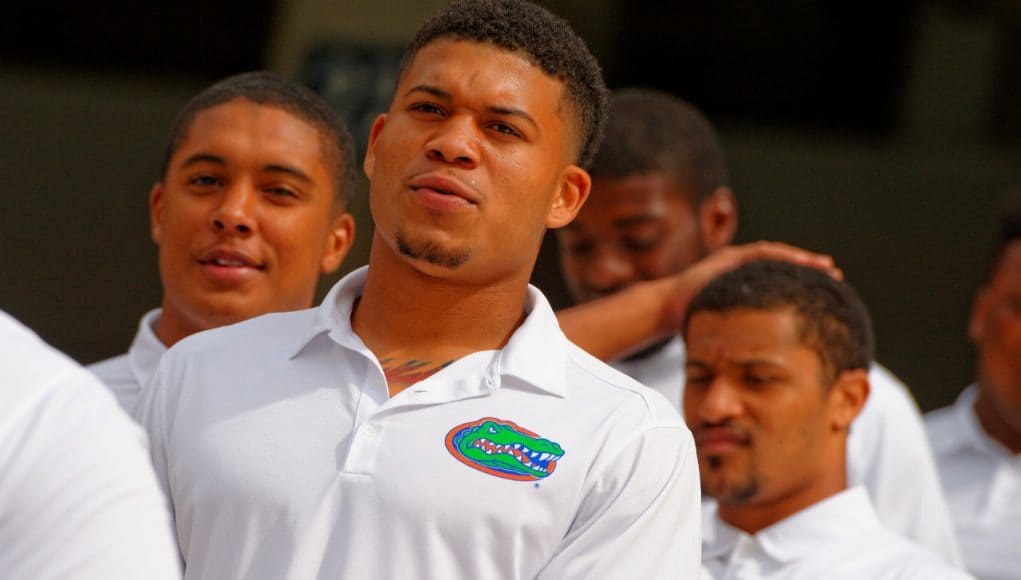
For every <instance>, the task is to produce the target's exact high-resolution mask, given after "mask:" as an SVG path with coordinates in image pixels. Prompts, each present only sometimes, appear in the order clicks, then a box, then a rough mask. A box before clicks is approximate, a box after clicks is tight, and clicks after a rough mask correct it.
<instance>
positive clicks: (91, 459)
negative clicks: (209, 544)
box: [0, 311, 180, 580]
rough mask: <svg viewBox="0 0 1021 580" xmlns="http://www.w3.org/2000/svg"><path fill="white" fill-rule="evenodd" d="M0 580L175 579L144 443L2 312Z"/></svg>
mask: <svg viewBox="0 0 1021 580" xmlns="http://www.w3.org/2000/svg"><path fill="white" fill-rule="evenodd" d="M0 376H2V377H3V378H2V379H0V577H3V578H4V580H22V579H24V580H48V579H56V578H62V579H65V578H74V579H76V580H78V579H96V580H121V579H123V580H128V579H130V580H137V579H139V578H146V579H152V580H163V579H172V578H180V562H179V558H178V554H177V551H176V550H175V549H174V542H173V539H172V536H171V527H170V518H169V515H168V514H167V509H166V503H165V501H164V499H163V496H162V494H161V493H160V491H159V487H158V485H157V484H156V478H155V477H154V475H153V471H152V467H151V466H150V464H149V457H148V453H147V449H146V440H145V435H144V434H143V433H142V431H141V430H140V429H139V428H138V426H137V425H135V424H133V423H132V422H131V421H130V420H129V419H128V417H127V416H126V415H125V414H124V413H123V412H122V411H121V410H120V409H118V408H117V404H116V403H115V402H114V400H113V397H111V396H110V394H109V393H108V392H107V391H106V389H104V388H103V386H102V385H100V384H99V381H97V380H96V379H95V377H93V376H92V375H91V374H89V373H88V372H86V371H85V370H84V369H83V368H81V367H80V366H79V365H78V364H77V363H75V362H73V361H71V359H69V358H67V357H66V356H64V355H62V354H61V353H59V352H57V351H56V350H54V349H53V348H51V347H49V346H48V345H46V344H45V343H43V342H42V340H40V339H39V337H37V336H36V335H35V334H34V333H32V332H31V331H30V330H28V329H27V328H25V327H24V326H22V325H21V324H20V323H18V322H17V321H16V320H14V319H13V318H11V317H10V316H8V315H7V314H5V313H4V312H2V311H0Z"/></svg>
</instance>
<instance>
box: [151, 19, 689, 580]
mask: <svg viewBox="0 0 1021 580" xmlns="http://www.w3.org/2000/svg"><path fill="white" fill-rule="evenodd" d="M398 79H399V80H398V83H397V86H396V88H395V91H394V95H393V101H392V103H391V105H390V107H389V110H388V111H387V112H386V113H385V114H382V115H380V116H379V117H378V118H377V120H376V121H375V123H374V124H373V127H372V131H371V134H370V138H369V147H368V151H367V154H366V158H365V162H364V169H365V172H366V174H367V175H368V177H369V180H370V182H371V186H370V206H371V211H372V216H373V219H374V221H375V226H376V227H375V232H374V234H373V238H372V246H371V253H370V257H369V265H368V267H367V268H363V269H360V270H357V271H355V272H353V273H352V274H350V275H348V276H346V277H345V278H344V279H343V280H341V281H340V282H339V283H337V285H335V286H334V288H333V289H332V290H331V292H330V293H329V294H328V295H327V297H326V298H325V299H324V301H323V304H322V305H321V306H320V307H318V308H316V309H311V310H304V311H300V312H288V313H278V314H272V315H267V316H262V317H257V318H254V319H251V320H249V321H246V322H243V323H241V324H235V325H231V326H227V327H222V328H219V329H215V330H212V331H209V332H203V333H199V334H196V335H195V336H193V337H189V338H187V339H185V340H182V341H181V342H180V343H179V344H178V345H175V347H174V348H172V349H171V350H170V351H169V352H168V353H167V354H166V355H165V356H164V357H163V360H162V361H161V363H160V366H159V369H158V370H157V371H156V373H155V375H154V377H153V381H152V382H151V383H150V386H149V388H147V389H146V393H145V399H144V402H143V404H142V406H141V407H140V411H141V422H142V424H143V425H144V426H145V428H146V430H147V431H148V433H149V435H150V437H151V439H152V448H153V457H154V463H155V465H156V470H157V473H158V474H159V475H160V477H161V480H162V483H163V485H164V487H165V489H166V490H167V492H168V495H169V496H170V498H171V502H172V505H173V510H174V515H175V516H176V529H177V535H178V539H179V542H180V546H181V551H182V554H183V556H184V560H185V575H186V577H187V578H216V579H223V578H232V577H244V578H255V579H258V578H267V579H269V578H272V579H281V578H295V579H298V578H300V579H307V578H316V577H319V578H551V579H552V578H556V579H558V580H559V579H565V578H566V579H569V578H627V577H636V578H695V577H697V575H698V559H699V556H698V550H699V547H698V529H699V517H700V510H699V493H698V483H697V474H696V469H695V458H694V448H693V444H692V441H691V435H690V432H689V431H688V430H687V428H686V427H685V426H684V424H683V422H682V421H681V420H680V417H679V416H678V414H677V413H676V411H675V410H674V409H673V408H672V407H671V406H670V405H669V404H668V403H667V402H666V401H665V400H664V399H663V398H662V397H660V396H658V395H656V394H655V393H653V392H652V391H649V390H648V389H645V388H644V387H642V386H641V385H639V384H638V383H636V382H634V381H633V380H631V379H629V378H628V377H626V376H625V375H623V374H621V373H618V372H617V371H614V370H613V369H611V368H609V367H607V366H606V365H604V364H603V363H601V362H599V361H597V360H596V359H595V358H593V357H592V356H591V355H589V354H587V353H585V352H584V351H582V350H581V349H580V348H578V347H577V346H575V345H573V344H572V343H570V341H568V340H567V338H566V337H565V336H564V334H563V333H562V332H561V330H560V328H559V326H558V324H557V320H556V317H555V316H554V314H553V312H552V310H551V309H550V307H549V305H548V303H547V302H546V300H545V298H544V297H543V296H542V294H541V293H540V292H539V291H538V290H537V289H535V288H530V287H529V286H528V280H529V277H530V275H531V271H532V268H533V266H534V263H535V259H536V256H537V253H538V249H539V245H540V243H541V240H542V237H543V234H544V232H545V231H546V229H547V228H556V227H561V226H563V225H564V224H566V223H568V222H570V220H571V219H572V218H573V217H574V215H575V214H576V213H577V211H578V209H579V208H580V207H581V205H582V203H584V201H585V199H586V198H587V196H588V191H589V183H590V180H589V177H588V174H587V173H586V171H585V170H584V167H585V166H586V165H587V164H588V163H589V161H590V160H591V157H592V155H593V153H594V151H595V149H596V147H597V146H598V142H599V139H600V137H601V134H602V126H603V124H604V122H605V114H606V96H607V91H606V88H605V85H604V83H603V80H602V77H601V73H600V71H599V67H598V64H597V63H596V62H595V59H594V58H593V57H592V55H591V54H590V53H589V52H588V50H587V49H586V47H585V45H584V42H583V41H582V40H581V39H580V38H578V37H577V36H576V35H575V33H574V32H573V31H572V30H571V28H570V26H569V25H568V24H567V23H566V22H564V21H563V20H561V19H559V18H557V17H555V16H553V15H552V14H550V13H549V12H547V11H546V10H545V9H542V8H539V7H537V6H534V5H532V4H529V3H527V2H523V1H520V0H462V1H457V2H454V3H452V4H451V5H450V6H449V7H447V8H446V9H444V10H442V11H441V12H440V13H438V14H437V15H436V16H434V17H433V18H431V19H430V20H429V21H427V22H426V23H425V25H424V26H423V27H422V28H421V29H420V31H419V33H418V35H417V36H416V38H415V39H414V40H413V42H412V43H411V45H410V46H409V48H408V49H407V51H406V53H405V58H404V59H403V61H402V65H401V69H400V74H399V77H398Z"/></svg>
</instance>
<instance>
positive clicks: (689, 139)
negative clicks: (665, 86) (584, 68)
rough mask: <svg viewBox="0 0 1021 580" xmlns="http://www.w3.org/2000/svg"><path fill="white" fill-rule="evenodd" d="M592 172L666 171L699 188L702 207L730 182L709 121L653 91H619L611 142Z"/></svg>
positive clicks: (612, 104)
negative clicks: (710, 197)
mask: <svg viewBox="0 0 1021 580" xmlns="http://www.w3.org/2000/svg"><path fill="white" fill-rule="evenodd" d="M590 173H591V175H592V178H593V179H598V178H600V177H605V178H610V179H622V178H626V177H633V176H636V175H646V174H649V173H666V174H668V175H670V176H672V177H674V178H675V179H679V180H682V181H683V182H685V183H688V184H690V185H691V186H692V187H693V188H694V191H695V195H696V199H694V200H692V201H693V202H695V203H696V204H697V203H699V202H701V201H702V200H704V199H705V198H706V197H707V196H708V195H709V194H711V193H712V192H713V191H714V190H715V189H716V188H718V187H721V186H725V185H727V184H728V177H727V164H726V161H725V160H724V158H723V151H722V150H721V148H720V140H719V138H718V137H717V135H716V130H715V129H713V126H712V123H710V122H709V119H707V118H706V116H705V115H703V114H702V112H701V111H699V110H698V109H696V108H695V107H694V106H692V105H691V104H690V103H687V102H685V101H683V100H681V99H679V98H677V97H675V96H673V95H671V94H668V93H664V92H660V91H655V90H651V89H638V88H631V89H621V90H617V91H614V93H613V96H611V97H610V117H609V120H608V121H607V124H606V138H605V139H604V140H603V144H602V146H601V147H600V148H599V150H598V151H597V152H596V157H595V160H594V161H593V162H592V170H591V171H590Z"/></svg>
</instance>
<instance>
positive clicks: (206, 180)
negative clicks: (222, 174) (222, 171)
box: [188, 175, 220, 186]
mask: <svg viewBox="0 0 1021 580" xmlns="http://www.w3.org/2000/svg"><path fill="white" fill-rule="evenodd" d="M188 183H190V184H191V185H201V186H212V185H219V184H220V180H219V179H217V178H215V177H213V176H212V175H196V176H195V177H192V178H191V179H190V180H189V181H188Z"/></svg>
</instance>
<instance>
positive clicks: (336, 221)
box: [319, 211, 355, 274]
mask: <svg viewBox="0 0 1021 580" xmlns="http://www.w3.org/2000/svg"><path fill="white" fill-rule="evenodd" d="M354 239H355V218H354V216H352V215H351V214H350V213H348V212H346V211H344V212H341V213H340V215H338V216H337V217H335V218H333V223H332V224H331V225H330V232H329V235H327V236H326V246H325V247H324V248H323V257H322V259H320V261H319V271H320V272H321V273H323V274H331V273H333V272H334V271H335V270H336V269H337V268H339V267H340V265H341V263H343V262H344V258H346V257H347V253H348V252H350V251H351V245H352V244H353V243H354Z"/></svg>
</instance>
